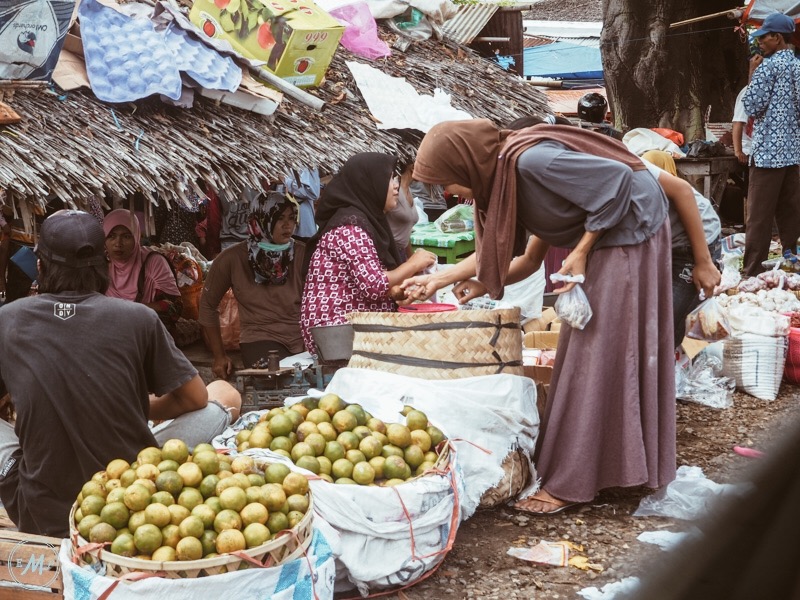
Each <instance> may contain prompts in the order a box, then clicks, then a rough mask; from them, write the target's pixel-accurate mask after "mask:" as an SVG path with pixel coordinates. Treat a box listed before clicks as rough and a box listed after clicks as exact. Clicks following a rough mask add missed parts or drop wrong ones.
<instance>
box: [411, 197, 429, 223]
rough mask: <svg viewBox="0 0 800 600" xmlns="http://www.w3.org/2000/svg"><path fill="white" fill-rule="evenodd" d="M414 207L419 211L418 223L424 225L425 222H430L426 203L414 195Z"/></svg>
mask: <svg viewBox="0 0 800 600" xmlns="http://www.w3.org/2000/svg"><path fill="white" fill-rule="evenodd" d="M414 208H415V209H416V211H417V223H418V224H420V225H422V224H424V223H429V222H430V221H429V219H428V213H426V212H425V204H424V203H423V202H422V200H420V199H419V198H417V197H416V196H415V197H414Z"/></svg>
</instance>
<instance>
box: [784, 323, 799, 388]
mask: <svg viewBox="0 0 800 600" xmlns="http://www.w3.org/2000/svg"><path fill="white" fill-rule="evenodd" d="M783 378H784V379H785V380H786V381H788V382H789V383H800V328H798V327H792V328H791V329H790V330H789V349H788V351H787V352H786V366H785V367H784V369H783Z"/></svg>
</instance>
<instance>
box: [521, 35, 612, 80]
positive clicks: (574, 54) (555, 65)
mask: <svg viewBox="0 0 800 600" xmlns="http://www.w3.org/2000/svg"><path fill="white" fill-rule="evenodd" d="M523 53H524V57H525V60H524V65H525V77H552V78H555V79H602V78H603V63H602V61H601V60H600V49H599V48H591V47H589V46H578V45H577V44H570V43H569V42H553V43H552V44H547V45H546V46H535V47H533V48H525V50H523Z"/></svg>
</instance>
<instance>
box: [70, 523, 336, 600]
mask: <svg viewBox="0 0 800 600" xmlns="http://www.w3.org/2000/svg"><path fill="white" fill-rule="evenodd" d="M338 547H339V539H338V535H337V534H336V532H335V531H334V530H333V529H332V528H331V527H330V526H329V525H327V524H326V523H317V522H315V524H314V538H313V540H312V542H311V545H310V546H309V547H308V551H307V556H301V557H300V558H298V559H296V560H292V561H289V562H287V563H285V564H283V565H279V566H277V567H268V568H264V569H257V568H251V569H244V570H242V571H233V572H231V573H224V574H221V575H211V576H209V577H197V578H194V579H166V578H162V577H150V578H147V579H142V580H140V581H132V582H131V581H120V582H118V583H116V587H115V588H114V591H113V592H112V593H111V595H110V597H111V598H112V599H113V600H151V599H153V598H164V599H165V600H166V599H169V600H197V599H198V598H209V599H211V598H235V599H236V600H263V599H264V598H271V599H272V600H306V599H307V600H312V599H314V598H315V594H316V598H317V599H318V600H327V599H332V598H333V586H334V580H335V579H336V564H335V558H336V554H338V551H339V549H338ZM71 555H72V549H71V543H70V541H69V540H67V539H65V540H63V541H62V542H61V551H60V552H59V555H58V559H59V564H60V566H61V573H62V577H63V581H64V597H65V598H69V599H70V600H98V599H99V598H100V597H101V596H102V595H103V593H104V592H105V591H106V590H108V589H109V588H110V587H111V586H112V585H115V582H117V581H118V580H116V579H113V578H111V577H106V576H105V575H104V567H103V566H102V565H98V566H99V567H100V568H101V571H102V572H101V573H97V572H95V571H94V569H93V568H92V567H91V566H84V567H79V566H78V565H76V564H74V563H73V562H72V560H71ZM309 565H310V566H311V569H309ZM312 581H313V585H312Z"/></svg>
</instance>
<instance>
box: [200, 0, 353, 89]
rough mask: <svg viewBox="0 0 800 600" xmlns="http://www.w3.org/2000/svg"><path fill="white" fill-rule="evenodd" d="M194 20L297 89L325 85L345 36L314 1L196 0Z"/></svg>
mask: <svg viewBox="0 0 800 600" xmlns="http://www.w3.org/2000/svg"><path fill="white" fill-rule="evenodd" d="M189 17H190V19H191V20H192V22H193V23H194V24H195V25H197V26H198V27H200V28H201V29H202V30H203V32H204V33H205V34H206V35H207V36H209V37H215V38H221V39H225V40H227V41H228V42H229V43H230V44H231V46H233V48H234V50H236V51H237V52H240V53H241V54H242V55H244V56H247V57H249V58H253V59H256V60H263V61H265V62H266V63H267V64H266V67H267V68H268V69H269V70H270V71H272V72H273V73H275V75H277V76H278V77H280V78H282V79H285V80H286V81H289V82H290V83H293V84H294V85H296V86H298V87H313V86H317V85H319V84H320V82H321V81H322V78H323V77H324V76H325V71H326V70H327V69H328V65H329V64H330V62H331V59H332V58H333V54H334V53H335V52H336V47H337V46H338V45H339V38H341V37H342V33H343V32H344V27H343V26H342V25H341V24H339V21H337V20H336V19H334V18H333V17H331V16H330V15H329V14H328V13H326V12H325V11H324V10H322V9H321V8H319V7H318V6H317V5H316V4H314V3H313V2H312V1H311V0H263V1H262V0H195V2H194V5H193V6H192V10H191V13H190V14H189Z"/></svg>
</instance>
